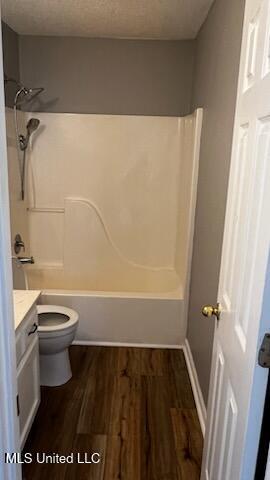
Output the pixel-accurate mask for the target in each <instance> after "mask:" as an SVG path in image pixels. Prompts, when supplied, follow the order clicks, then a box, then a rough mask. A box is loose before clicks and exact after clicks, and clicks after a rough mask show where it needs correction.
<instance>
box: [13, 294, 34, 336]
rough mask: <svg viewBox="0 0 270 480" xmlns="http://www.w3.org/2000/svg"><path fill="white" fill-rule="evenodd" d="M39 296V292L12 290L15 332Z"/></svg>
mask: <svg viewBox="0 0 270 480" xmlns="http://www.w3.org/2000/svg"><path fill="white" fill-rule="evenodd" d="M40 294H41V291H40V290H13V301H14V326H15V330H16V329H17V328H18V326H19V325H20V323H21V322H22V321H23V319H24V318H25V316H26V315H27V313H28V312H29V310H30V309H31V307H32V306H33V305H34V304H35V303H36V301H37V300H38V298H39V296H40Z"/></svg>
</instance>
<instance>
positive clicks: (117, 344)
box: [72, 340, 183, 350]
mask: <svg viewBox="0 0 270 480" xmlns="http://www.w3.org/2000/svg"><path fill="white" fill-rule="evenodd" d="M72 345H85V346H87V345H89V346H97V347H136V348H166V349H167V348H171V349H174V350H181V349H182V348H183V346H182V345H163V344H155V343H153V344H152V343H129V342H98V341H90V340H74V341H73V342H72Z"/></svg>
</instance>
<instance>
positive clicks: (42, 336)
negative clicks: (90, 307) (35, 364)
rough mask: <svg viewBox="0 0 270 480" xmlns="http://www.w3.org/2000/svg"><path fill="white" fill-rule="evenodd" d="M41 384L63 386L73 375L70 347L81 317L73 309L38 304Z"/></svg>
mask: <svg viewBox="0 0 270 480" xmlns="http://www.w3.org/2000/svg"><path fill="white" fill-rule="evenodd" d="M37 309H38V324H39V325H38V335H39V352H40V384H41V385H46V386H49V387H55V386H58V385H63V384H64V383H66V382H68V380H70V378H71V377H72V372H71V367H70V360H69V352H68V347H69V346H70V344H71V343H72V341H73V340H74V337H75V332H76V329H77V326H78V320H79V316H78V314H77V312H75V311H74V310H71V309H70V308H66V307H62V306H58V305H38V306H37Z"/></svg>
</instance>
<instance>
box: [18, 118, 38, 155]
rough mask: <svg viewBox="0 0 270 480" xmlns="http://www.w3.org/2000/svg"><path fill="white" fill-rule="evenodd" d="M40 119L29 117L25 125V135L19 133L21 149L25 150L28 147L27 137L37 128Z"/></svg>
mask: <svg viewBox="0 0 270 480" xmlns="http://www.w3.org/2000/svg"><path fill="white" fill-rule="evenodd" d="M39 124H40V121H39V119H38V118H30V120H29V121H28V123H27V125H26V131H27V134H26V136H24V135H19V142H20V149H21V150H22V151H24V150H26V149H27V147H28V143H29V139H30V136H31V135H32V133H33V132H34V131H35V130H36V129H37V128H38V126H39Z"/></svg>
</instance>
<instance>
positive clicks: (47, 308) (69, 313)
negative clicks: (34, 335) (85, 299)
mask: <svg viewBox="0 0 270 480" xmlns="http://www.w3.org/2000/svg"><path fill="white" fill-rule="evenodd" d="M37 313H38V315H39V314H42V313H51V314H54V313H55V314H56V315H57V314H61V315H64V316H66V317H68V320H64V321H63V322H61V323H56V324H55V325H52V324H50V325H39V326H38V332H39V334H46V333H47V334H49V333H54V335H55V336H57V335H61V334H62V335H64V334H65V333H66V332H67V331H69V330H70V329H73V328H74V327H75V325H76V324H77V323H78V319H79V315H78V313H77V312H75V311H74V310H72V309H71V308H67V307H62V306H59V305H37Z"/></svg>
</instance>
